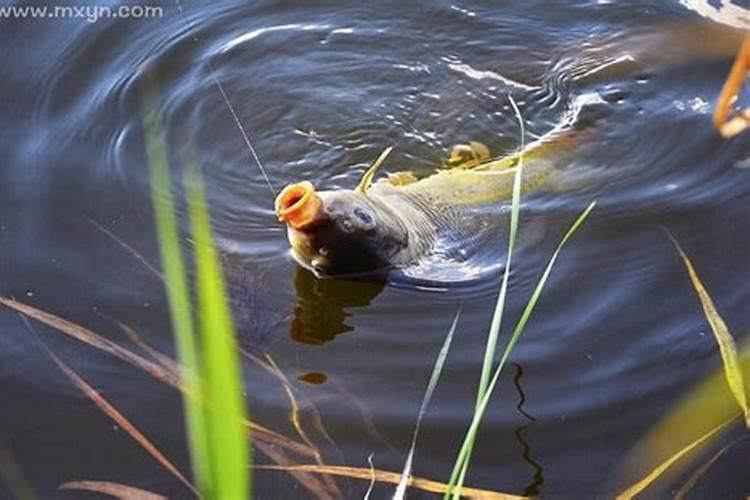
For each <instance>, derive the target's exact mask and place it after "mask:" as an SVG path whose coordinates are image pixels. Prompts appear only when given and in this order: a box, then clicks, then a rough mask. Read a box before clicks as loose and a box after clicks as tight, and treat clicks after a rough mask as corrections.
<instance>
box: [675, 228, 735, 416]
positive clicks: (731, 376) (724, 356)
mask: <svg viewBox="0 0 750 500" xmlns="http://www.w3.org/2000/svg"><path fill="white" fill-rule="evenodd" d="M667 235H668V236H669V238H670V239H671V240H672V243H674V246H675V248H676V249H677V252H679V254H680V257H682V261H683V262H684V263H685V267H686V268H687V272H688V276H689V277H690V281H691V282H692V284H693V288H694V289H695V293H696V294H697V295H698V299H699V300H700V302H701V305H702V306H703V313H704V314H705V315H706V320H707V321H708V324H709V325H710V326H711V330H712V331H713V333H714V337H715V338H716V343H717V344H718V345H719V353H720V354H721V360H722V362H723V363H724V375H725V376H726V379H727V384H729V389H730V390H731V391H732V395H733V396H734V398H735V399H736V400H737V404H739V405H740V408H742V411H743V412H744V414H745V424H746V425H747V426H748V428H750V410H749V409H748V405H747V396H746V393H745V384H744V381H743V378H744V377H743V373H742V369H741V368H740V361H739V356H738V355H737V346H736V345H735V343H734V338H733V337H732V334H731V333H729V328H727V325H726V323H725V322H724V319H723V318H722V317H721V315H719V312H718V311H717V310H716V306H715V305H714V302H713V300H711V296H710V295H709V294H708V291H707V290H706V287H704V286H703V283H702V282H701V280H700V278H699V277H698V273H697V272H696V271H695V268H694V267H693V264H692V262H690V259H689V258H688V256H687V254H686V253H685V252H684V251H683V250H682V247H681V246H680V244H679V243H678V242H677V240H676V239H675V238H674V237H673V236H672V235H671V234H670V233H669V232H667Z"/></svg>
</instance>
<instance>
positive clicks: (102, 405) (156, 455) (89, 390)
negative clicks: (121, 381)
mask: <svg viewBox="0 0 750 500" xmlns="http://www.w3.org/2000/svg"><path fill="white" fill-rule="evenodd" d="M45 349H47V352H48V353H49V355H50V356H51V357H52V359H53V360H54V361H55V363H56V364H57V366H58V367H59V368H60V370H62V372H63V373H64V374H65V375H66V376H67V377H68V378H69V379H70V381H71V382H73V384H75V386H76V387H78V389H80V390H81V392H83V394H84V395H85V396H86V397H87V398H89V399H90V400H91V401H92V402H93V403H94V404H95V405H96V406H97V408H99V409H100V410H101V411H102V412H103V413H104V414H106V415H107V416H108V417H109V418H111V419H112V420H113V421H114V422H115V423H116V424H117V425H119V426H120V428H122V429H123V430H124V431H125V432H127V434H128V435H129V436H130V437H131V438H132V439H133V441H135V442H136V443H138V444H139V445H140V446H141V448H143V449H144V450H146V452H147V453H148V454H149V455H151V457H152V458H153V459H154V460H156V462H157V463H159V465H161V466H162V467H164V468H165V469H166V470H167V471H168V472H169V473H170V474H172V475H173V476H174V477H176V478H177V479H178V480H179V481H180V482H181V483H182V484H184V485H185V486H186V487H187V488H188V489H189V490H190V491H192V492H193V493H195V495H196V496H200V494H199V493H198V490H196V489H195V487H194V486H193V485H192V484H191V483H190V481H188V480H187V478H185V476H183V475H182V473H181V472H180V471H179V470H178V469H177V467H175V466H174V465H173V464H172V462H170V461H169V459H168V458H167V457H165V456H164V454H163V453H161V452H160V451H159V449H158V448H157V447H156V446H154V444H153V443H152V442H151V441H150V440H149V439H148V438H147V437H146V436H145V435H144V434H143V433H142V432H141V431H140V430H138V428H137V427H136V426H135V425H133V424H132V423H131V422H130V420H128V419H127V417H125V415H123V414H122V413H120V412H119V411H118V410H117V408H115V407H114V406H112V404H111V403H110V402H109V401H107V399H105V398H104V396H102V395H101V394H99V392H98V391H97V390H96V389H94V388H93V387H92V386H91V385H89V383H88V382H86V381H85V380H84V379H83V378H82V377H81V376H80V375H78V374H77V373H76V372H75V371H73V369H72V368H70V367H69V366H68V365H66V364H65V363H64V362H63V361H62V360H61V359H60V358H58V357H57V356H56V355H55V354H54V353H53V352H52V351H50V350H49V349H48V348H47V347H46V346H45Z"/></svg>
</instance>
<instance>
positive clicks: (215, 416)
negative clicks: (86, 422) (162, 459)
mask: <svg viewBox="0 0 750 500" xmlns="http://www.w3.org/2000/svg"><path fill="white" fill-rule="evenodd" d="M188 165H189V167H188V172H189V175H190V178H191V182H190V184H189V186H188V189H187V196H188V206H189V211H190V222H191V228H192V233H193V237H194V238H195V262H196V274H197V282H198V286H197V293H198V310H199V312H200V333H201V346H202V347H203V353H202V354H203V358H202V362H203V364H202V368H203V375H204V378H205V380H204V384H205V385H204V386H203V387H204V389H205V394H204V395H205V396H206V397H205V401H206V402H207V403H208V408H207V414H206V416H207V419H206V424H207V432H206V434H207V438H208V447H209V452H210V457H211V473H212V477H213V480H212V482H213V484H214V488H215V490H214V492H215V498H238V499H239V498H242V499H244V498H248V492H249V491H250V484H249V483H250V481H249V479H250V474H249V473H248V465H249V460H250V457H249V455H250V452H249V446H248V433H247V431H246V429H245V426H244V422H245V401H244V398H243V391H242V371H241V369H240V364H239V352H238V350H237V345H236V340H235V337H234V325H233V322H232V315H231V313H230V311H229V305H228V304H229V302H228V300H227V296H226V287H225V285H224V277H223V275H222V271H221V265H220V264H219V258H218V256H217V255H216V250H215V248H214V243H213V236H212V234H211V221H210V219H209V215H208V209H207V208H206V197H205V193H204V188H203V182H202V178H201V175H200V172H199V171H198V168H197V167H196V166H195V165H194V164H192V163H189V164H188Z"/></svg>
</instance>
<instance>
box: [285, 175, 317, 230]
mask: <svg viewBox="0 0 750 500" xmlns="http://www.w3.org/2000/svg"><path fill="white" fill-rule="evenodd" d="M274 207H275V209H276V215H277V216H278V217H279V220H280V221H281V222H284V223H285V224H288V225H289V226H290V227H292V228H294V229H297V230H303V229H304V228H306V227H308V226H309V225H310V224H312V223H313V222H315V221H316V220H319V219H320V218H321V217H322V215H323V200H321V199H320V196H318V194H317V193H316V192H315V187H314V186H313V185H312V183H311V182H310V181H302V182H298V183H296V184H290V185H288V186H287V187H285V188H284V189H283V190H282V191H281V193H279V195H278V196H277V197H276V201H275V202H274Z"/></svg>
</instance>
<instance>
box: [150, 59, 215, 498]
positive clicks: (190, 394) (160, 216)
mask: <svg viewBox="0 0 750 500" xmlns="http://www.w3.org/2000/svg"><path fill="white" fill-rule="evenodd" d="M142 92H143V121H144V129H145V134H144V135H145V141H146V155H147V160H148V167H149V173H150V179H151V201H152V203H153V207H154V216H155V219H156V232H157V237H158V242H159V251H160V256H161V263H162V267H163V268H164V278H165V284H166V292H167V301H168V304H169V313H170V317H171V319H172V328H173V330H174V334H175V343H176V347H177V355H178V358H179V360H180V367H181V368H180V370H181V373H180V375H181V377H182V379H183V384H184V387H185V396H184V398H183V405H184V408H185V424H186V428H187V429H186V430H187V435H188V447H189V450H190V457H191V460H192V468H193V475H194V476H195V480H196V482H197V484H198V488H199V489H200V490H201V491H202V492H204V493H208V492H211V491H213V485H212V482H211V473H210V470H209V457H208V442H207V436H206V423H205V418H204V414H203V409H202V407H201V403H200V394H201V393H202V389H201V379H200V365H199V361H198V350H197V345H196V338H195V332H194V330H193V318H192V312H191V305H190V294H189V288H188V281H187V273H186V269H185V264H184V259H183V255H182V248H181V245H180V235H179V229H178V226H177V218H176V216H175V207H174V200H173V197H172V189H171V184H172V183H171V179H170V175H169V163H168V159H167V158H168V157H167V146H166V143H165V141H166V139H165V136H164V127H163V126H162V123H161V116H160V114H159V103H160V96H159V85H158V81H157V80H156V75H155V74H153V73H147V74H146V75H144V78H143V81H142Z"/></svg>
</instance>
